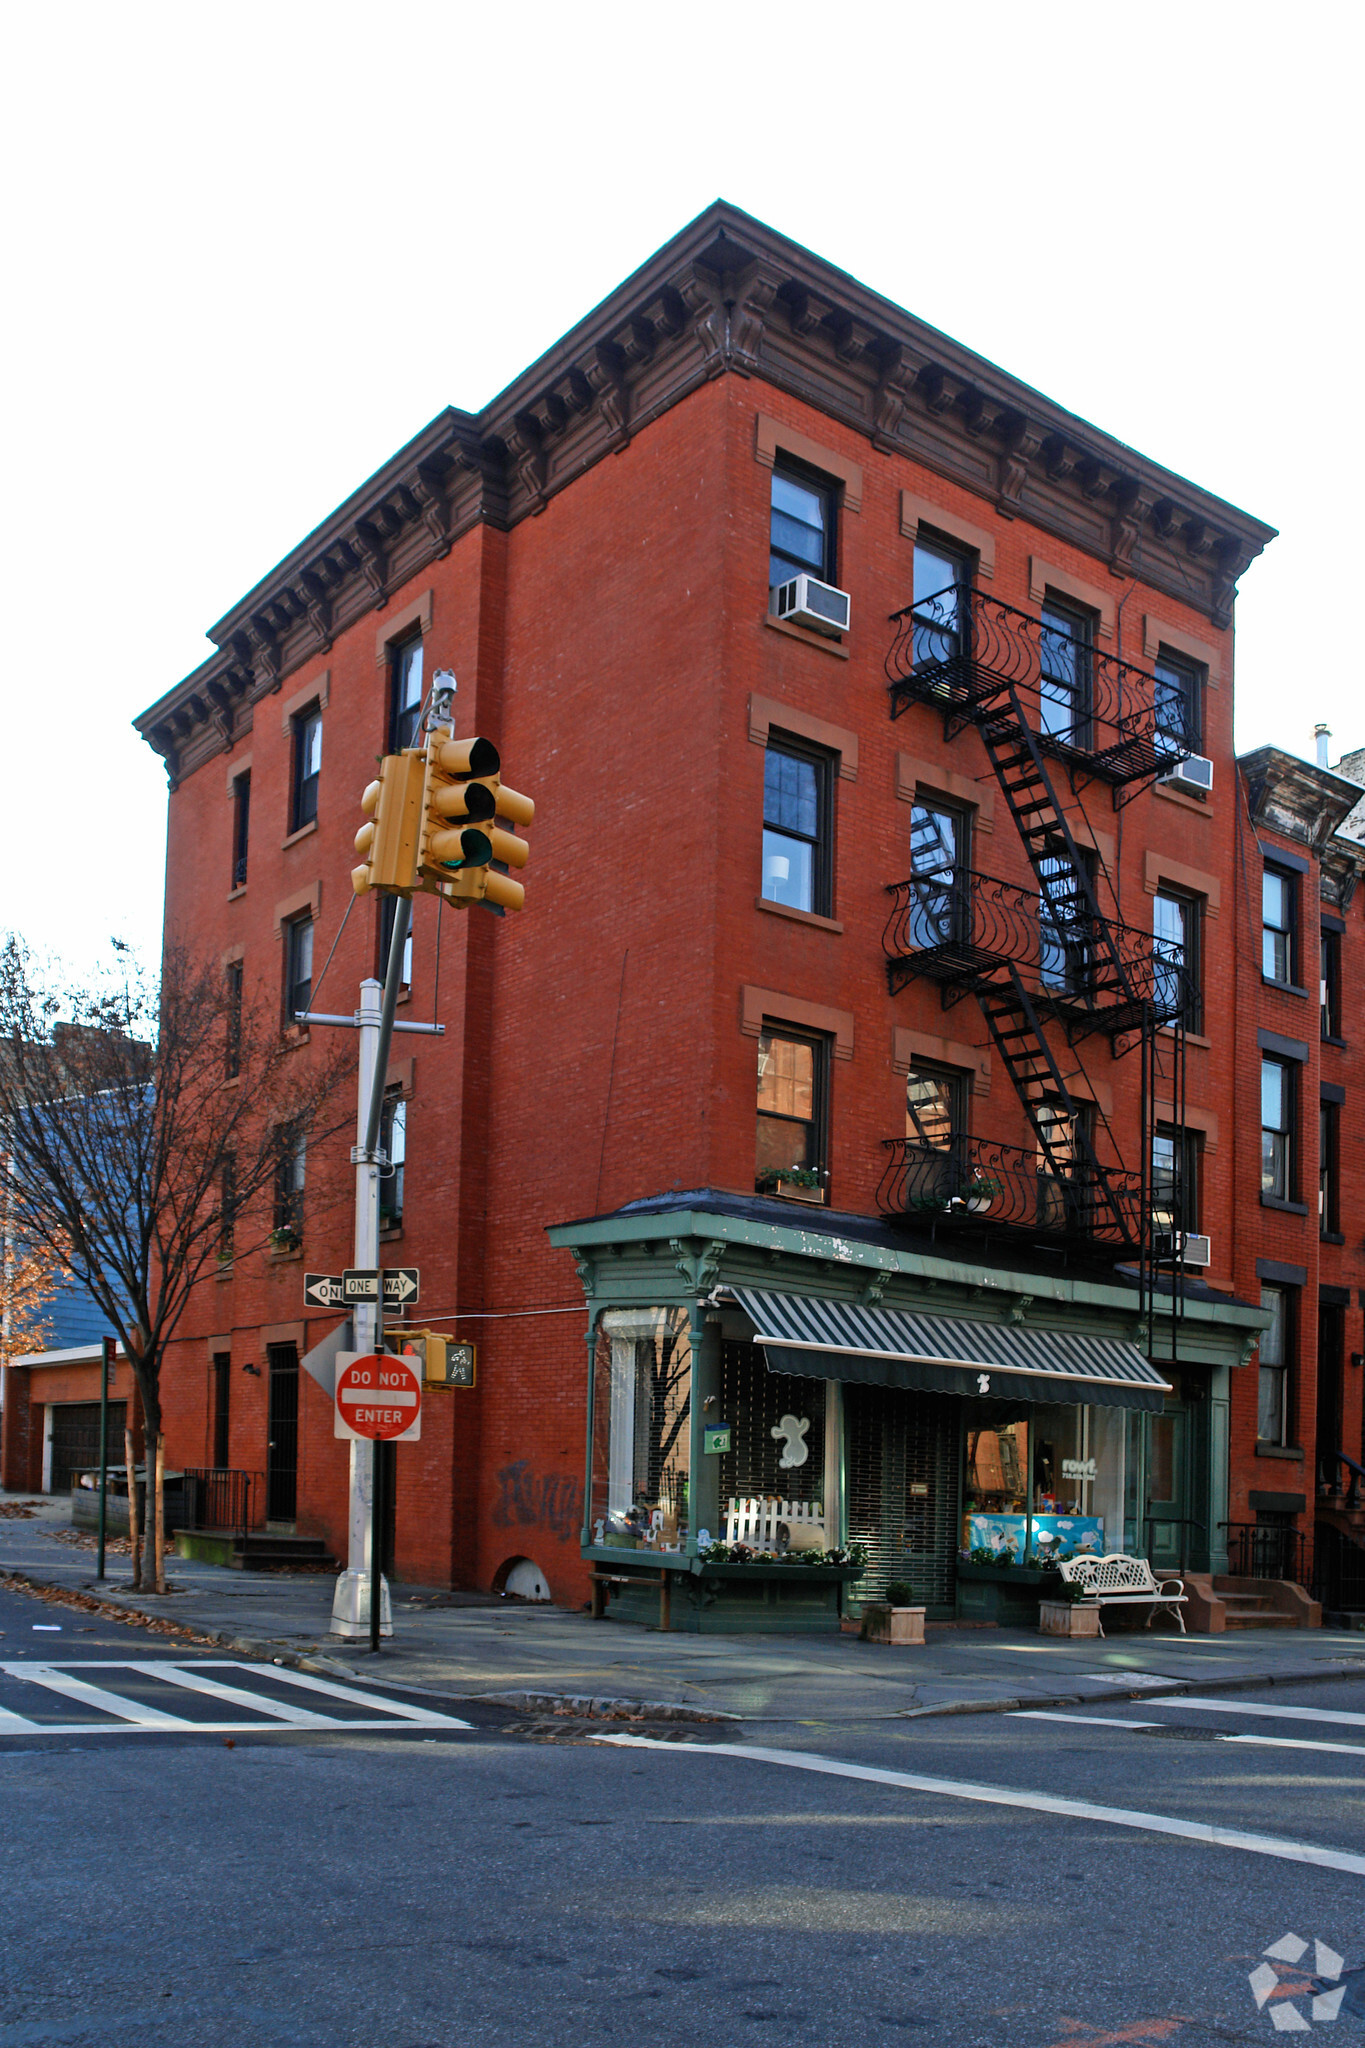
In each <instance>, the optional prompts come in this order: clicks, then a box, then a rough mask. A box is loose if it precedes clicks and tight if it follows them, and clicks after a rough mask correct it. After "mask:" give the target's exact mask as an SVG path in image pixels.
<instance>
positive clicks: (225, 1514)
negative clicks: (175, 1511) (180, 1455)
mask: <svg viewBox="0 0 1365 2048" xmlns="http://www.w3.org/2000/svg"><path fill="white" fill-rule="evenodd" d="M183 1478H184V1501H185V1505H184V1510H183V1513H184V1517H185V1519H184V1520H183V1521H181V1523H180V1525H179V1526H180V1527H181V1528H182V1529H230V1530H231V1531H232V1532H233V1534H234V1535H237V1536H245V1535H246V1534H247V1531H248V1530H250V1529H254V1528H256V1527H258V1526H259V1524H260V1522H261V1521H262V1519H263V1517H264V1510H265V1496H264V1488H263V1485H262V1479H263V1474H261V1473H260V1472H235V1471H232V1470H231V1469H230V1468H229V1467H227V1466H225V1465H187V1466H186V1467H185V1468H184V1474H183Z"/></svg>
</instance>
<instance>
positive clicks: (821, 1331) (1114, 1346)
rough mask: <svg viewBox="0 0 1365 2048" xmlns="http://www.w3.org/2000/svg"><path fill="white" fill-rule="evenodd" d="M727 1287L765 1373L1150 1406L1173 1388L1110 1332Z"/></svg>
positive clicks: (1133, 1348)
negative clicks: (1090, 1333) (1083, 1332)
mask: <svg viewBox="0 0 1365 2048" xmlns="http://www.w3.org/2000/svg"><path fill="white" fill-rule="evenodd" d="M730 1292H731V1293H732V1294H733V1295H734V1298H735V1300H736V1301H737V1302H738V1303H739V1305H740V1307H741V1308H742V1309H743V1310H744V1312H745V1314H746V1315H748V1316H749V1317H750V1318H751V1319H752V1321H753V1325H754V1331H755V1336H754V1342H755V1343H756V1344H761V1345H762V1346H763V1348H764V1352H765V1354H766V1357H767V1362H768V1369H769V1371H770V1372H792V1373H806V1374H813V1375H814V1376H815V1377H816V1378H818V1379H827V1380H860V1381H864V1382H870V1383H872V1384H874V1385H876V1386H886V1387H915V1388H921V1389H927V1390H929V1391H931V1392H933V1393H940V1394H971V1395H977V1394H983V1395H986V1396H996V1395H1008V1396H1009V1397H1010V1398H1011V1399H1013V1400H1019V1399H1021V1398H1022V1399H1023V1400H1026V1401H1075V1402H1087V1403H1090V1404H1093V1405H1095V1406H1097V1407H1104V1408H1148V1409H1152V1410H1157V1409H1159V1408H1160V1407H1161V1405H1162V1401H1163V1398H1164V1396H1165V1395H1166V1394H1167V1393H1169V1391H1170V1389H1169V1387H1168V1386H1167V1383H1166V1381H1165V1380H1163V1379H1162V1377H1161V1374H1160V1373H1159V1372H1158V1371H1157V1369H1156V1367H1155V1366H1154V1365H1152V1364H1151V1363H1150V1362H1149V1361H1148V1360H1147V1359H1146V1358H1144V1356H1143V1354H1142V1353H1141V1352H1140V1351H1139V1350H1138V1348H1137V1346H1136V1344H1128V1343H1125V1342H1124V1341H1123V1340H1122V1339H1120V1338H1117V1337H1082V1336H1079V1335H1073V1334H1071V1333H1068V1332H1060V1331H1056V1330H1030V1329H1025V1328H1023V1327H1022V1326H1018V1327H1016V1326H1015V1325H1013V1324H1004V1323H972V1322H966V1321H964V1320H963V1319H961V1318H960V1317H957V1316H922V1315H911V1314H909V1313H908V1312H907V1311H906V1310H904V1309H893V1308H857V1307H855V1306H854V1305H853V1304H852V1303H849V1302H844V1301H821V1300H819V1299H817V1298H816V1297H814V1296H811V1295H804V1294H768V1293H766V1292H763V1291H761V1290H760V1289H758V1288H754V1287H733V1288H731V1290H730Z"/></svg>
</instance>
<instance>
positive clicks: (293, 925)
mask: <svg viewBox="0 0 1365 2048" xmlns="http://www.w3.org/2000/svg"><path fill="white" fill-rule="evenodd" d="M284 941H285V979H284V1016H285V1022H286V1024H292V1023H293V1022H294V1018H295V1015H296V1013H297V1012H298V1011H300V1010H306V1009H307V1008H308V1005H309V1003H310V1002H311V1001H312V998H313V920H312V918H311V917H294V918H291V919H290V921H289V923H288V924H287V925H286V926H285V928H284Z"/></svg>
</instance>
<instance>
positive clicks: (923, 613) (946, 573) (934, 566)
mask: <svg viewBox="0 0 1365 2048" xmlns="http://www.w3.org/2000/svg"><path fill="white" fill-rule="evenodd" d="M971 580H972V572H971V565H970V563H969V562H968V561H967V558H966V557H965V556H964V555H957V554H953V553H952V552H951V551H950V550H949V549H947V548H945V547H942V546H940V545H939V543H938V542H936V541H928V540H917V541H916V542H915V597H914V628H915V631H914V639H915V667H916V668H936V667H938V666H940V665H941V664H946V663H952V662H956V661H957V659H958V657H959V656H960V655H962V654H964V653H965V652H966V651H967V650H966V647H965V641H966V632H967V594H968V591H969V590H970V587H971Z"/></svg>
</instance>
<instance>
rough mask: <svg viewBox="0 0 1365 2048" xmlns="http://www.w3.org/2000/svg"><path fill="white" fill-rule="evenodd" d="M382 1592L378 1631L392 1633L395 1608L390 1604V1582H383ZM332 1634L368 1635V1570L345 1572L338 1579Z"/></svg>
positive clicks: (388, 1634)
mask: <svg viewBox="0 0 1365 2048" xmlns="http://www.w3.org/2000/svg"><path fill="white" fill-rule="evenodd" d="M382 1585H383V1592H382V1594H381V1596H380V1603H379V1633H380V1635H381V1636H391V1635H392V1634H393V1610H392V1608H391V1607H390V1605H389V1582H388V1580H387V1579H385V1580H383V1581H382ZM331 1632H332V1634H333V1635H334V1636H366V1637H368V1635H369V1633H370V1575H369V1573H368V1572H342V1573H341V1574H340V1576H339V1577H338V1579H337V1589H336V1596H335V1598H334V1599H333V1601H332V1630H331Z"/></svg>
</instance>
